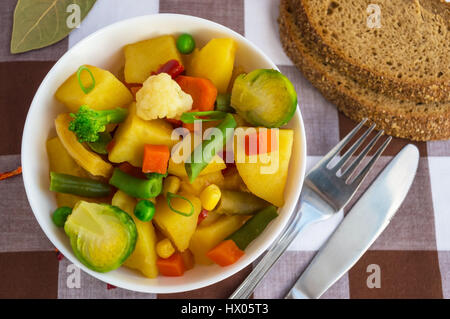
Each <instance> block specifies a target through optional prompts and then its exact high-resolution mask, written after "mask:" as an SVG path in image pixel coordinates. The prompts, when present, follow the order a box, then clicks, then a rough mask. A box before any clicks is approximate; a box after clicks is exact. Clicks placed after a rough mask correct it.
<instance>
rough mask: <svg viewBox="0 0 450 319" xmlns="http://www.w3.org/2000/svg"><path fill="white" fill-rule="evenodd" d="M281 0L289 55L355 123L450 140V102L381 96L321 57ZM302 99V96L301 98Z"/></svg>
mask: <svg viewBox="0 0 450 319" xmlns="http://www.w3.org/2000/svg"><path fill="white" fill-rule="evenodd" d="M290 1H295V0H281V5H280V17H279V19H278V22H279V28H280V38H281V42H282V44H283V48H284V50H285V51H286V53H287V55H288V56H289V57H290V58H291V60H292V61H293V62H294V63H295V65H296V66H297V67H298V68H299V69H300V70H301V71H302V73H303V74H304V75H305V76H306V78H307V79H308V80H309V81H310V82H311V83H312V84H313V85H314V86H315V87H317V88H318V89H319V90H320V91H321V92H322V94H323V95H324V96H325V97H326V98H327V99H329V100H330V101H331V102H333V103H335V104H336V105H337V107H338V108H339V110H341V111H342V112H343V113H344V114H345V115H347V116H348V117H350V118H351V119H353V120H355V121H360V120H361V119H362V118H365V117H367V118H369V119H370V122H371V123H376V124H377V128H378V129H383V130H385V131H386V133H387V134H389V135H393V136H397V137H401V138H407V139H411V140H417V141H426V140H436V139H449V138H450V102H429V103H418V102H413V101H410V100H400V99H397V98H393V97H391V96H388V95H385V94H380V93H377V92H375V91H373V90H371V89H368V88H366V87H364V86H362V85H360V84H359V83H358V82H357V81H355V80H353V79H352V78H350V77H349V76H347V75H346V74H345V73H342V72H339V71H338V69H337V68H335V67H334V66H333V65H331V64H330V63H329V62H328V61H327V60H326V59H324V58H323V57H322V56H321V55H319V54H317V52H316V51H317V44H316V43H313V42H310V41H308V40H307V39H306V38H305V37H304V36H303V34H304V33H303V30H302V29H301V28H300V27H299V26H298V25H296V24H295V19H294V14H293V12H294V7H295V5H294V6H290ZM300 100H301V96H300Z"/></svg>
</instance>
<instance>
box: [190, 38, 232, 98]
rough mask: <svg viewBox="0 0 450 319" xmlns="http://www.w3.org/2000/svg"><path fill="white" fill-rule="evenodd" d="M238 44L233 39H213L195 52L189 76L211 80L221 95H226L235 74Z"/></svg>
mask: <svg viewBox="0 0 450 319" xmlns="http://www.w3.org/2000/svg"><path fill="white" fill-rule="evenodd" d="M235 53H236V42H235V41H234V40H233V39H229V38H224V39H212V40H210V41H209V42H208V43H207V44H206V45H205V46H204V47H203V48H202V49H201V50H197V51H195V52H194V54H193V57H192V60H191V64H190V66H189V68H188V69H187V74H188V75H190V76H197V77H201V78H206V79H209V80H210V81H211V82H212V83H213V84H214V86H215V87H216V88H217V90H218V92H219V93H226V91H227V88H228V83H229V82H230V78H231V75H232V73H233V66H234V57H235Z"/></svg>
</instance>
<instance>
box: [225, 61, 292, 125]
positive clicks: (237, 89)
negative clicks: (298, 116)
mask: <svg viewBox="0 0 450 319" xmlns="http://www.w3.org/2000/svg"><path fill="white" fill-rule="evenodd" d="M231 106H232V107H233V108H234V109H236V111H237V113H238V114H239V115H240V116H242V117H243V118H244V119H245V120H246V121H247V122H249V123H250V124H252V125H254V126H264V127H281V126H283V125H284V124H286V123H287V122H289V120H290V119H291V118H292V116H293V115H294V113H295V109H296V107H297V93H296V92H295V88H294V86H293V85H292V83H291V81H289V79H288V78H287V77H286V76H284V75H283V74H281V73H280V72H279V71H276V70H271V69H258V70H254V71H252V72H250V73H248V74H241V75H239V76H238V77H237V78H236V80H235V81H234V84H233V89H232V92H231Z"/></svg>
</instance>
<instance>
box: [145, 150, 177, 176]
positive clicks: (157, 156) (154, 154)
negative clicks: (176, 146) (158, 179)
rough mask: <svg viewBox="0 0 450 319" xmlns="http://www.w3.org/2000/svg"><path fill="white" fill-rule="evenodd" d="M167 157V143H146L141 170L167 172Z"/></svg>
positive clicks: (168, 151)
mask: <svg viewBox="0 0 450 319" xmlns="http://www.w3.org/2000/svg"><path fill="white" fill-rule="evenodd" d="M169 158H170V150H169V147H168V146H167V145H150V144H146V145H145V146H144V160H143V161H142V172H143V173H159V174H165V173H166V172H167V165H168V163H169Z"/></svg>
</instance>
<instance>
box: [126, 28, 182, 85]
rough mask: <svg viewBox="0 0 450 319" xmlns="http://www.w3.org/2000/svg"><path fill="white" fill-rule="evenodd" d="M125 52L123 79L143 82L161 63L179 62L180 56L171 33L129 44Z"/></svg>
mask: <svg viewBox="0 0 450 319" xmlns="http://www.w3.org/2000/svg"><path fill="white" fill-rule="evenodd" d="M124 52H125V70H124V73H125V81H126V82H127V83H143V82H144V81H145V80H146V79H147V78H148V77H149V76H150V75H151V73H152V72H154V71H156V70H158V68H159V66H160V65H161V64H164V63H166V62H167V61H169V60H177V61H179V62H180V63H181V56H180V53H179V52H178V50H177V47H176V44H175V38H174V37H173V36H171V35H163V36H160V37H157V38H152V39H149V40H144V41H140V42H136V43H132V44H129V45H127V46H125V48H124Z"/></svg>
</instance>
